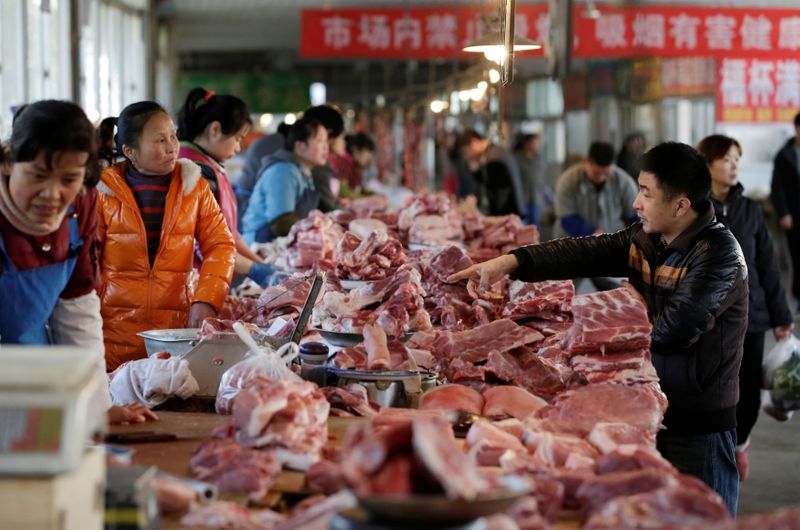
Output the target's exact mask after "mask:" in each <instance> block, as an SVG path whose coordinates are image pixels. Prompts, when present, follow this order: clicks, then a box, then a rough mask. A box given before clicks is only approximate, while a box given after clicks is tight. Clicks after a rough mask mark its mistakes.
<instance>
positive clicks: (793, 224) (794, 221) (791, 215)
mask: <svg viewBox="0 0 800 530" xmlns="http://www.w3.org/2000/svg"><path fill="white" fill-rule="evenodd" d="M794 127H795V131H796V133H797V134H796V135H795V136H794V137H792V138H789V140H788V141H787V142H786V144H785V145H784V146H783V147H782V148H781V150H780V151H778V154H776V155H775V161H774V162H773V166H772V191H771V193H770V197H771V198H772V204H773V205H774V206H775V211H776V212H777V214H778V220H779V222H780V225H781V228H783V230H784V231H785V232H786V241H787V243H788V244H789V254H790V255H791V257H792V276H793V277H792V294H793V295H794V298H795V302H800V113H797V115H796V116H795V117H794ZM798 307H799V308H800V306H798Z"/></svg>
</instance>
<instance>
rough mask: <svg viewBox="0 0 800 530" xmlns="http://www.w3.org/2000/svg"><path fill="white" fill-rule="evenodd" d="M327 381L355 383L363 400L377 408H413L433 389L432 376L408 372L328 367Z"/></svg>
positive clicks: (433, 381) (433, 374)
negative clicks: (365, 396)
mask: <svg viewBox="0 0 800 530" xmlns="http://www.w3.org/2000/svg"><path fill="white" fill-rule="evenodd" d="M327 380H328V381H329V382H330V381H336V384H338V385H339V386H345V385H347V384H349V383H358V384H359V385H361V386H363V387H364V388H365V389H366V390H367V399H368V400H369V402H370V403H375V404H376V405H380V406H381V407H395V408H417V406H418V405H419V399H420V397H421V396H422V394H423V393H424V392H425V391H426V390H428V389H430V388H433V387H434V386H436V374H435V373H433V372H422V373H418V372H415V371H412V370H385V371H384V370H381V371H372V370H345V369H342V368H335V367H333V366H328V378H327Z"/></svg>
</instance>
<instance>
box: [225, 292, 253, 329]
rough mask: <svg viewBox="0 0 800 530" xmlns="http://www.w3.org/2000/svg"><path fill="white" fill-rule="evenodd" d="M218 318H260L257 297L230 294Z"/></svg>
mask: <svg viewBox="0 0 800 530" xmlns="http://www.w3.org/2000/svg"><path fill="white" fill-rule="evenodd" d="M261 292H263V290H262V291H261ZM217 318H219V319H220V320H241V321H243V322H252V321H253V320H254V319H257V318H258V302H257V301H256V299H255V298H249V297H247V298H245V297H239V296H231V295H228V296H226V297H225V304H224V305H223V306H222V309H221V310H220V312H219V314H218V315H217Z"/></svg>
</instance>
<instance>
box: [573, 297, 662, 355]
mask: <svg viewBox="0 0 800 530" xmlns="http://www.w3.org/2000/svg"><path fill="white" fill-rule="evenodd" d="M572 313H573V315H574V317H575V324H574V325H573V328H572V329H571V330H570V332H569V335H570V339H571V340H570V347H569V350H570V351H571V352H607V351H621V350H634V349H637V348H649V347H650V332H651V331H652V326H651V325H650V322H649V320H648V318H647V308H646V307H645V305H644V303H643V302H642V300H641V299H640V298H639V297H638V296H637V295H636V294H635V293H634V292H632V288H630V287H621V288H619V289H613V290H611V291H600V292H596V293H590V294H584V295H578V296H576V297H575V298H573V299H572Z"/></svg>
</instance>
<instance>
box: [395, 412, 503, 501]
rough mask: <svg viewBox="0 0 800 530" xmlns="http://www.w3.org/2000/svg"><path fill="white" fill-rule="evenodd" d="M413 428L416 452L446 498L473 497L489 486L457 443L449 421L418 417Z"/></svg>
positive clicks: (413, 442) (467, 498) (468, 498)
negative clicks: (438, 483)
mask: <svg viewBox="0 0 800 530" xmlns="http://www.w3.org/2000/svg"><path fill="white" fill-rule="evenodd" d="M413 430H414V436H413V438H412V440H411V441H412V444H413V446H414V453H415V454H416V456H417V458H419V459H420V460H421V461H422V463H423V464H424V465H425V467H426V468H427V469H428V471H430V472H431V474H432V475H433V476H434V477H436V479H437V480H438V481H439V482H440V483H441V485H442V487H444V491H445V493H446V495H447V497H449V498H451V499H453V498H462V499H466V500H470V499H474V498H475V497H476V496H478V494H479V493H482V492H485V491H487V490H488V489H490V487H491V484H490V483H489V481H488V480H486V478H484V477H483V476H482V475H481V474H480V472H479V471H478V468H477V467H476V466H475V465H474V464H473V463H472V462H471V461H470V459H469V457H467V455H466V454H465V453H464V452H463V451H462V450H461V448H460V447H459V446H458V445H457V444H456V439H455V436H454V435H453V429H452V427H450V425H449V424H448V423H447V422H445V421H442V420H438V419H434V418H429V417H426V416H417V417H416V418H414V420H413Z"/></svg>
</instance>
